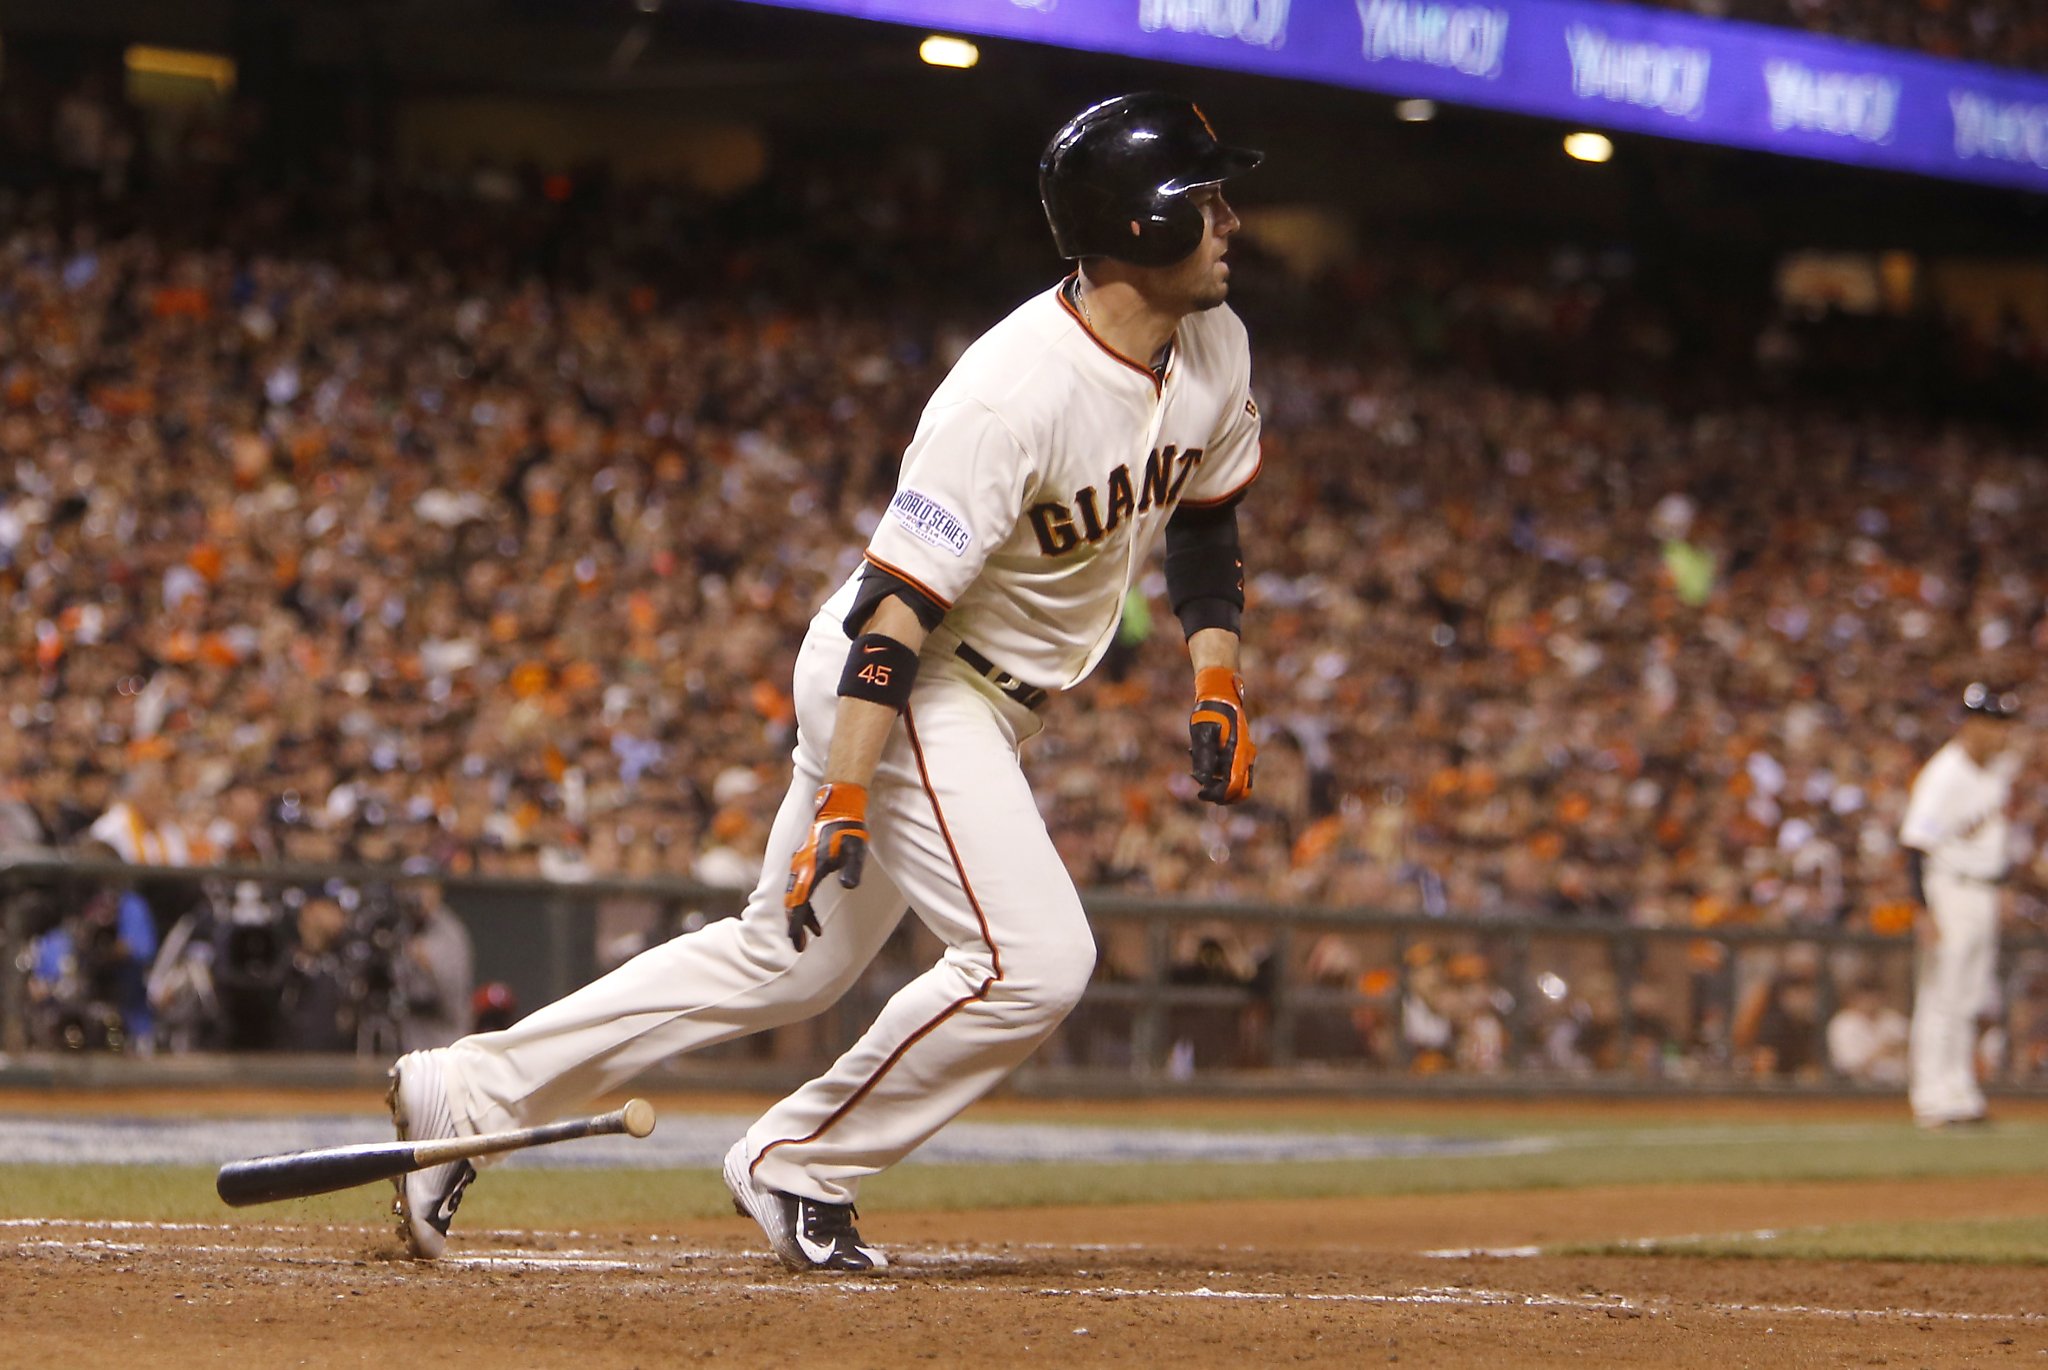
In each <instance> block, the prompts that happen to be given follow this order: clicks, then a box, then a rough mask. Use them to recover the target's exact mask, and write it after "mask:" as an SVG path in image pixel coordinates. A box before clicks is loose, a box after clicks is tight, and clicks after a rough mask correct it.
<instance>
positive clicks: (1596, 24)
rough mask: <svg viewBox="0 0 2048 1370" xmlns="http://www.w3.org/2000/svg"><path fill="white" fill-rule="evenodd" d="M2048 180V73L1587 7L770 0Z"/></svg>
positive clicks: (1525, 110)
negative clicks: (2040, 73) (2041, 75)
mask: <svg viewBox="0 0 2048 1370" xmlns="http://www.w3.org/2000/svg"><path fill="white" fill-rule="evenodd" d="M757 3H763V4H771V5H780V6H783V7H785V8H791V9H806V10H819V11H824V12H827V13H832V14H845V15H852V16H855V17H858V18H864V19H875V20H880V21H883V22H887V23H895V24H912V25H918V26H921V27H926V28H931V29H938V30H944V31H949V32H954V33H976V34H985V35H994V36H998V37H1004V38H1018V39H1024V40H1027V41H1030V42H1036V43H1049V44H1053V45H1056V46H1060V47H1070V48H1085V49H1088V50H1090V51H1095V52H1114V53H1121V54H1124V55H1127V56H1132V57H1146V58H1154V59H1157V60H1159V61H1162V62H1177V63H1183V64H1186V65H1190V66H1205V67H1226V68H1230V69H1233V70H1237V71H1248V72H1256V73H1258V74H1260V75H1263V76H1278V77H1285V78H1289V79H1293V80H1302V81H1318V82H1322V83H1324V84H1327V85H1337V86H1352V87H1357V88H1360V89H1364V90H1376V91H1383V92H1385V93H1387V94H1389V95H1398V96H1429V97H1432V98H1435V99H1440V100H1446V101H1453V102H1456V103H1460V104H1468V105H1485V106H1489V107H1491V108H1494V109H1504V110H1511V111H1514V112H1516V113H1521V114H1536V115H1543V116H1546V117H1549V118H1553V119H1561V120H1566V121H1570V122H1575V123H1581V124H1587V125H1592V126H1596V127H1605V128H1615V129H1633V130H1636V131H1639V132H1642V133H1654V134H1658V135H1660V136H1663V137H1667V138H1688V139H1691V140H1693V141H1695V142H1704V143H1723V144H1728V145H1731V146H1735V147H1747V148H1757V149H1760V150H1762V151H1765V152H1783V153H1789V154H1791V155H1794V156H1799V157H1818V158H1824V159H1826V160H1828V161H1835V162H1854V163H1858V164H1861V165H1865V166H1873V167H1882V168H1886V169H1889V170H1892V171H1906V172H1915V173H1918V174H1921V175H1926V176H1943V177H1948V178H1951V179H1955V180H1965V181H1986V182H1991V183H1993V184H1998V185H2008V186H2018V187H2021V188H2024V189H2027V190H2034V191H2048V79H2044V78H2042V77H2037V76H2031V75H2027V74H2023V73H2019V72H2009V71H2003V70H2000V69H1998V68H1995V67H1986V66H1979V65H1976V64H1974V63H1969V62H1952V61H1946V60H1943V59H1941V58H1936V57H1925V56H1921V55H1919V54H1916V53H1907V52H1900V51H1897V50H1894V49H1891V48H1881V47H1874V46H1870V45H1868V44H1863V43H1851V42H1846V41H1843V40H1840V39H1834V38H1823V37H1818V36H1815V35H1812V34H1808V33H1802V32H1798V31H1795V30H1792V29H1779V28H1772V27H1768V26H1765V25H1760V24H1747V23H1738V22H1734V21H1729V20H1716V19H1700V18H1695V17H1693V16H1691V15H1684V14H1676V13H1667V12H1664V11H1659V10H1647V9H1638V8H1635V7H1633V6H1629V5H1615V4H1600V3H1589V2H1588V0H1470V3H1466V2H1464V0H757Z"/></svg>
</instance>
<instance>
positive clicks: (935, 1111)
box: [447, 614, 1095, 1203]
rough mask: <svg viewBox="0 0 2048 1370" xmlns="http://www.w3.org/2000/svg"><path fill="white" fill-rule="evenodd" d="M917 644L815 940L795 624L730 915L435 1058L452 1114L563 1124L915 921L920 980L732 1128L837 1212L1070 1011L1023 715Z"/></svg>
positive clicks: (836, 981)
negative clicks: (778, 792) (923, 931)
mask: <svg viewBox="0 0 2048 1370" xmlns="http://www.w3.org/2000/svg"><path fill="white" fill-rule="evenodd" d="M954 642H955V639H953V638H951V637H950V636H947V635H945V634H944V632H943V630H942V631H941V632H940V633H938V634H934V640H933V642H932V643H930V644H928V645H927V647H926V650H925V652H924V659H923V662H922V665H921V667H920V670H919V675H918V682H917V687H916V689H915V691H914V692H913V694H912V696H911V701H910V706H909V708H908V709H907V710H906V711H905V716H904V719H903V721H902V723H900V724H899V725H898V726H897V728H896V730H895V732H894V733H893V734H892V736H891V738H890V741H889V744H888V747H887V749H886V751H885V752H884V754H883V757H882V762H881V765H880V767H879V769H878V770H877V772H876V775H875V779H874V783H873V785H871V786H870V788H869V795H868V829H869V833H870V835H871V838H872V842H871V845H870V848H869V851H868V857H867V867H866V871H865V874H864V875H863V878H862V880H861V883H860V885H859V887H858V888H856V889H853V890H847V889H843V888H841V886H840V884H839V881H838V877H837V876H827V877H826V878H825V879H824V880H823V881H822V882H820V884H819V887H818V893H817V897H816V899H815V901H814V903H815V907H816V909H817V912H818V921H819V922H820V924H822V926H823V927H824V932H823V934H822V935H821V936H818V937H816V938H814V939H812V941H811V942H810V944H809V946H808V947H807V948H806V949H805V950H804V951H802V952H798V951H797V950H796V949H795V948H794V947H792V946H791V945H790V940H789V933H788V920H787V917H786V915H785V914H784V912H783V907H782V896H783V889H784V886H785V883H786V882H787V880H788V875H789V864H790V859H791V858H792V857H793V856H794V855H795V853H796V850H797V848H798V847H799V846H800V845H801V844H802V843H803V841H804V838H805V837H806V835H807V834H808V832H809V828H810V822H811V817H812V813H813V810H814V809H815V807H816V797H817V790H818V787H819V786H820V785H821V784H822V783H823V771H824V762H825V755H826V750H827V748H828V747H829V745H830V743H831V736H832V724H833V718H834V715H835V712H836V709H837V704H838V701H837V698H836V695H837V688H838V682H839V674H840V669H841V667H842V666H843V665H844V664H845V660H846V651H847V639H846V636H845V633H844V632H843V631H842V630H841V628H840V626H839V624H838V623H837V621H835V620H833V619H831V618H829V617H827V616H825V615H822V614H821V615H820V616H819V617H817V618H816V619H814V620H813V621H812V623H811V628H810V631H809V633H808V635H807V636H806V637H805V639H804V645H803V649H802V650H801V652H800V653H799V654H798V657H797V666H796V682H795V694H796V706H797V745H796V751H795V757H794V760H795V767H794V775H793V776H792V778H791V781H790V787H789V793H788V794H787V795H786V796H785V797H784V799H783V801H782V807H781V810H780V812H778V813H777V815H776V818H775V823H774V826H773V828H772V830H771V832H770V835H769V839H768V851H767V855H766V857H765V858H764V860H763V863H762V870H761V880H760V883H759V884H758V885H757V886H756V887H755V889H754V892H753V894H752V895H751V896H750V897H749V899H748V901H747V907H746V911H745V913H744V914H743V915H742V916H741V917H739V918H737V919H729V920H726V921H723V922H718V923H713V924H711V925H710V926H709V927H706V928H703V929H701V930H699V931H697V932H693V933H688V934H685V935H684V936H681V937H677V938H675V939H674V940H672V941H670V942H667V943H665V944H663V945H661V946H658V947H653V948H650V949H649V950H647V951H646V952H643V953H642V954H641V955H639V956H637V957H635V958H633V959H632V960H631V961H629V962H627V963H626V964H625V965H623V966H620V967H619V968H618V969H617V970H615V971H613V972H612V973H611V974H609V975H607V976H604V977H603V978H602V979H599V980H597V981H594V982H593V983H591V984H589V985H586V986H584V987H583V988H582V989H580V990H577V991H576V992H575V993H573V994H571V995H569V996H567V997H566V998H564V999H561V1000H559V1001H557V1002H556V1003H553V1004H550V1005H548V1006H547V1007H546V1008H543V1009H540V1010H539V1011H537V1012H535V1013H534V1014H533V1015H532V1016H530V1017H528V1018H526V1019H524V1020H522V1021H521V1022H519V1023H517V1024H515V1025H513V1026H512V1027H510V1028H508V1029H506V1030H505V1031H503V1032H492V1033H482V1034H478V1035H475V1036H471V1037H465V1038H463V1039H462V1040H461V1041H459V1042H457V1043H455V1045H454V1046H453V1047H451V1048H450V1049H449V1057H448V1072H447V1073H448V1077H449V1079H450V1081H451V1085H450V1089H451V1092H453V1093H454V1095H455V1096H456V1097H455V1100H454V1102H455V1104H456V1107H457V1110H458V1112H459V1113H466V1115H467V1120H468V1122H469V1123H470V1124H471V1125H472V1126H474V1127H476V1128H477V1129H478V1130H480V1131H489V1130H494V1129H498V1128H506V1127H525V1126H530V1125H533V1124H536V1123H540V1122H544V1121H547V1120H549V1119H552V1118H556V1117H559V1116H561V1115H563V1114H565V1113H568V1112H572V1111H574V1110H576V1109H578V1108H580V1107H582V1106H583V1105H584V1104H586V1103H587V1102H588V1101H589V1100H591V1099H592V1098H594V1097H595V1096H597V1095H599V1094H603V1093H605V1092H607V1091H610V1090H612V1089H615V1088H617V1087H619V1086H621V1085H623V1084H624V1083H625V1082H626V1081H628V1080H630V1079H632V1078H633V1077H634V1076H635V1075H638V1074H639V1073H640V1072H641V1071H643V1070H645V1069H646V1068H647V1067H649V1066H651V1065H654V1064H655V1063H656V1062H659V1061H663V1060H666V1059H668V1058H669V1057H671V1056H674V1055H676V1054H677V1053H679V1052H685V1051H692V1050H695V1049H696V1048H698V1047H703V1046H709V1045H711V1044H712V1043H714V1042H723V1041H726V1040H728V1039H730V1038H734V1037H739V1036H744V1035H745V1034H747V1033H751V1032H758V1031H760V1030H761V1029H763V1028H769V1027H775V1026H778V1025H781V1024H784V1023H790V1022H796V1021H799V1020H801V1019H804V1018H807V1017H810V1016H812V1015H813V1014H816V1013H818V1012H819V1011H821V1010H822V1009H824V1008H825V1007H827V1006H828V1005H830V1004H831V1003H832V1002H833V1001H835V1000H836V999H838V998H839V996H840V995H841V994H843V993H844V992H845V991H846V989H847V988H848V987H849V986H850V985H851V984H852V983H853V982H854V980H855V979H856V978H857V977H858V976H859V975H860V972H861V971H862V969H863V968H865V967H866V965H867V964H868V962H869V961H870V960H871V959H872V958H873V957H874V955H875V953H876V952H877V951H879V950H880V949H881V946H882V944H883V943H884V942H885V941H886V940H887V939H888V937H889V934H890V933H891V932H892V931H893V930H894V929H895V928H896V926H897V924H898V922H899V921H901V919H902V917H903V912H904V908H905V905H906V904H907V905H908V906H909V907H910V908H912V909H914V910H915V911H916V912H917V914H918V916H919V917H920V918H922V919H923V920H924V923H925V926H926V927H928V928H930V929H931V930H932V932H933V933H934V934H936V935H937V936H938V937H939V939H940V940H941V941H943V942H944V943H945V944H946V950H945V952H944V954H943V955H942V956H941V957H940V958H939V961H938V963H937V964H936V965H934V966H933V967H932V968H931V969H930V970H928V971H926V972H925V973H924V974H923V975H921V976H919V977H918V978H917V979H916V980H913V981H912V982H911V983H910V984H908V985H906V986H904V987H903V989H901V990H900V991H898V992H897V993H896V995H895V996H894V997H893V998H891V999H890V1001H889V1002H888V1004H887V1005H886V1006H885V1007H884V1008H883V1010H882V1013H881V1016H880V1017H878V1018H877V1019H876V1020H875V1022H874V1025H873V1026H871V1027H870V1028H869V1029H868V1030H867V1032H866V1033H865V1034H864V1035H863V1036H862V1037H861V1039H860V1040H859V1041H858V1042H856V1043H855V1044H854V1045H853V1046H852V1047H851V1048H850V1049H849V1050H848V1051H847V1052H846V1054H845V1055H843V1056H841V1057H840V1058H839V1060H838V1061H836V1062H834V1063H833V1065H832V1067H831V1068H830V1069H829V1070H827V1071H826V1072H825V1073H824V1074H823V1075H821V1076H819V1077H818V1078H817V1079H815V1080H812V1081H811V1082H810V1083H809V1084H806V1085H804V1086H803V1087H802V1088H800V1089H798V1090H797V1091H796V1092H795V1093H794V1094H791V1095H790V1096H789V1097H788V1098H786V1099H784V1100H782V1101H781V1102H780V1103H778V1104H776V1105H775V1106H774V1107H773V1108H771V1109H769V1110H768V1112H767V1113H766V1114H765V1115H763V1117H762V1118H761V1119H760V1120H759V1121H758V1122H756V1123H755V1124H754V1125H753V1126H752V1127H751V1128H749V1129H748V1131H747V1149H748V1153H749V1154H750V1156H752V1158H753V1161H754V1173H755V1174H756V1176H757V1177H758V1178H759V1179H760V1180H761V1181H762V1182H763V1183H765V1184H767V1185H769V1186H770V1187H772V1188H775V1189H779V1190H783V1191H785V1192H787V1193H791V1194H799V1195H805V1196H808V1197H810V1198H814V1199H820V1200H824V1201H826V1202H831V1203H850V1202H852V1201H853V1198H854V1194H855V1191H856V1189H857V1188H858V1186H859V1183H860V1180H861V1179H862V1177H864V1176H867V1175H872V1174H875V1173H876V1172H877V1171H880V1170H882V1169H883V1168H884V1167H886V1166H889V1165H891V1164H893V1163H895V1162H896V1161H899V1160H901V1159H902V1158H903V1157H904V1156H906V1155H908V1154H909V1153H910V1152H911V1151H912V1150H914V1149H915V1148H916V1147H917V1146H918V1145H919V1144H920V1143H922V1142H923V1141H924V1140H925V1139H926V1138H928V1137H930V1136H931V1135H932V1134H933V1133H934V1132H937V1131H938V1130H939V1129H940V1128H941V1127H943V1126H944V1125H945V1124H946V1123H947V1122H949V1121H951V1120H952V1119H953V1118H954V1117H955V1116H956V1115H957V1114H959V1113H960V1111H961V1110H962V1109H964V1108H966V1107H967V1105H969V1104H970V1103H972V1102H973V1101H974V1100H975V1099H977V1098H979V1097H980V1096H981V1095H982V1094H984V1093H986V1092H987V1091H988V1090H989V1089H990V1088H992V1087H993V1086H994V1085H995V1084H996V1083H997V1082H999V1081H1000V1080H1002V1078H1003V1077H1004V1076H1005V1075H1007V1074H1008V1073H1009V1072H1010V1071H1011V1070H1012V1069H1014V1068H1015V1067H1016V1066H1017V1065H1018V1064H1019V1063H1020V1062H1022V1061H1023V1060H1024V1059H1025V1058H1026V1057H1027V1056H1029V1055H1030V1054H1031V1052H1032V1051H1033V1049H1035V1048H1036V1047H1037V1046H1038V1044H1039V1043H1040V1042H1042V1041H1043V1040H1044V1039H1045V1038H1046V1037H1047V1036H1048V1035H1050V1034H1051V1032H1052V1031H1053V1029H1054V1028H1055V1027H1057V1026H1058V1025H1059V1023H1060V1020H1061V1019H1063V1018H1064V1017H1066V1015H1067V1013H1068V1011H1069V1010H1070V1009H1072V1008H1073V1006H1074V1005H1075V1004H1076V1003H1077V1002H1078V1001H1079V1000H1080V997H1081V994H1082V991H1083V990H1084V989H1085V988H1086V987H1087V984H1088V977H1089V974H1090V972H1091V971H1092V970H1093V968H1094V964H1095V941H1094V937H1093V934H1092V933H1091V932H1090V930H1089V927H1088V922H1087V918H1086V916H1085V915H1084V914H1083V912H1082V909H1081V901H1080V897H1079V895H1078V894H1077V893H1076V892H1075V890H1074V885H1073V881H1072V879H1071V878H1070V877H1069V876H1068V874H1067V871H1066V868H1065V866H1064V865H1063V864H1062V863H1061V861H1060V858H1059V855H1058V853H1057V852H1056V851H1055V850H1054V849H1053V845H1052V839H1051V838H1050V837H1049V836H1048V835H1047V833H1046V830H1045V823H1044V821H1043V819H1041V818H1040V816H1039V812H1038V805H1037V803H1036V801H1035V800H1034V799H1033V798H1032V795H1031V790H1030V787H1029V785H1028V784H1027V783H1026V782H1025V779H1024V774H1023V771H1022V770H1021V769H1020V768H1019V766H1018V761H1017V748H1018V746H1019V744H1020V743H1021V742H1022V741H1023V740H1025V739H1027V738H1029V737H1031V736H1032V735H1034V734H1035V733H1036V732H1037V731H1038V729H1039V727H1040V724H1039V720H1038V719H1037V718H1036V717H1035V716H1034V715H1032V714H1031V713H1030V711H1028V710H1026V709H1024V708H1022V707H1021V706H1019V705H1017V704H1016V703H1014V702H1012V701H1011V700H1009V699H1008V698H1006V697H1004V696H1003V695H1001V694H999V693H998V692H997V691H996V690H995V688H994V687H993V686H991V685H989V684H988V683H987V682H986V681H984V680H982V679H981V677H979V676H977V675H976V674H974V673H973V672H972V671H971V670H970V669H969V668H968V667H967V666H966V664H965V663H963V662H961V661H959V660H958V659H957V658H956V657H954V656H953V655H952V649H953V645H954Z"/></svg>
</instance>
